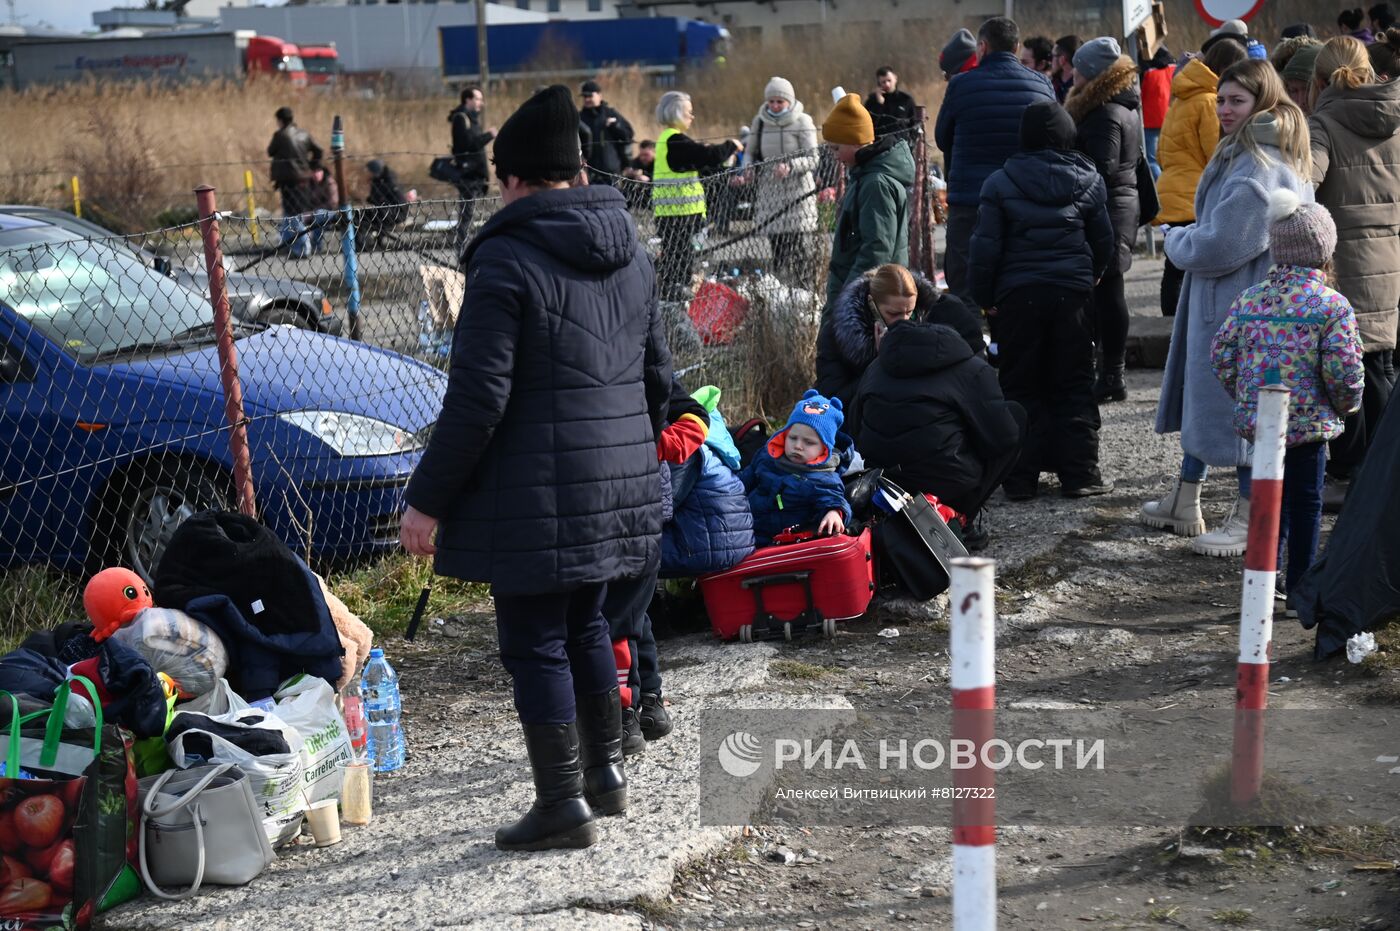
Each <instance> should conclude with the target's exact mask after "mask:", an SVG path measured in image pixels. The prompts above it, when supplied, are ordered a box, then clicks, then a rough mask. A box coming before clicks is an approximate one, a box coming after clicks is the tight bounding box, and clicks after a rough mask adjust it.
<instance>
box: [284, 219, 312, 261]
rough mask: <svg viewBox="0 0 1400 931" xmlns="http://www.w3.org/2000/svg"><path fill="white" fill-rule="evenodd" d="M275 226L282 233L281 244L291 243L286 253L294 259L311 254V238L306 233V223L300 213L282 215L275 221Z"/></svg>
mask: <svg viewBox="0 0 1400 931" xmlns="http://www.w3.org/2000/svg"><path fill="white" fill-rule="evenodd" d="M277 228H278V229H279V230H280V231H281V234H282V244H283V245H286V244H287V243H291V244H292V247H291V248H290V249H288V250H287V255H289V256H290V257H292V258H294V259H304V258H306V257H307V256H308V255H310V254H311V238H310V237H309V236H308V235H307V233H306V224H305V223H304V222H303V221H302V219H301V214H299V213H294V214H292V215H291V216H289V217H283V218H282V219H281V220H279V221H277Z"/></svg>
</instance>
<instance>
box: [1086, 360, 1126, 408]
mask: <svg viewBox="0 0 1400 931" xmlns="http://www.w3.org/2000/svg"><path fill="white" fill-rule="evenodd" d="M1123 368H1124V366H1123V363H1122V362H1119V363H1117V364H1114V365H1108V364H1105V365H1104V367H1103V368H1102V369H1101V370H1100V374H1099V382H1098V384H1096V385H1095V386H1094V400H1096V401H1098V402H1100V403H1105V402H1108V401H1126V400H1128V385H1127V382H1125V381H1124V380H1123Z"/></svg>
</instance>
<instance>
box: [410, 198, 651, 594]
mask: <svg viewBox="0 0 1400 931" xmlns="http://www.w3.org/2000/svg"><path fill="white" fill-rule="evenodd" d="M463 262H464V264H465V266H466V268H467V290H466V295H465V297H464V298H463V301H462V312H461V313H460V314H459V316H458V318H457V325H456V330H455V335H454V339H453V346H454V347H455V348H454V351H453V354H452V365H451V369H450V370H449V372H448V384H447V392H446V395H445V396H444V398H443V405H442V414H441V416H440V417H439V419H438V421H437V424H436V426H435V427H434V428H433V432H432V436H431V438H430V439H429V441H428V447H427V449H426V450H425V451H424V453H423V458H422V460H421V461H420V462H419V464H418V468H417V469H416V470H415V471H414V473H413V478H412V479H411V480H410V482H409V485H408V489H407V491H406V492H405V497H406V499H407V501H408V503H409V504H410V505H412V506H413V507H415V508H417V509H418V510H419V511H422V512H423V513H424V514H427V515H429V516H432V517H437V518H438V519H439V520H441V522H442V523H441V525H440V526H439V529H438V540H437V557H436V561H435V568H436V570H437V572H438V574H440V575H448V576H453V577H455V578H459V579H464V580H467V581H477V582H489V583H490V584H491V585H492V586H493V588H495V590H496V591H498V592H500V593H504V594H530V593H547V592H562V591H569V590H571V589H574V588H577V587H579V586H581V585H587V584H592V583H599V582H608V581H611V580H613V579H621V578H631V577H635V576H638V575H641V574H642V573H643V572H644V571H648V570H649V569H650V568H651V567H652V566H654V565H655V564H656V560H657V558H658V556H659V534H660V530H661V509H660V495H661V487H660V479H659V477H658V475H657V453H656V441H657V437H658V436H659V435H660V431H661V427H662V423H663V420H664V417H665V415H666V411H667V407H668V403H667V399H668V397H669V395H670V389H671V355H670V351H669V350H668V349H667V346H666V337H665V333H664V331H663V329H662V324H661V317H660V315H659V313H658V311H657V307H656V297H655V287H656V276H655V273H654V272H653V270H652V264H651V260H650V258H649V257H648V256H647V254H646V251H645V250H644V249H643V248H642V246H641V244H640V243H639V242H638V241H637V233H636V229H635V228H634V227H633V225H632V218H631V216H630V215H629V214H628V212H627V202H626V199H625V198H624V197H623V196H622V194H620V193H619V192H618V191H617V190H615V189H614V188H610V187H603V186H594V187H582V188H567V189H562V190H545V191H541V192H539V193H537V194H533V195H531V196H529V197H526V198H523V199H521V200H518V201H516V202H515V203H512V204H510V205H508V206H506V207H503V208H502V209H501V210H499V211H497V212H496V214H495V215H493V216H492V217H491V219H490V220H489V221H487V223H486V225H485V226H484V227H483V228H482V230H481V232H480V233H478V234H477V236H476V238H475V239H474V240H473V241H472V243H471V245H470V246H469V247H468V248H467V251H466V254H465V256H464V259H463Z"/></svg>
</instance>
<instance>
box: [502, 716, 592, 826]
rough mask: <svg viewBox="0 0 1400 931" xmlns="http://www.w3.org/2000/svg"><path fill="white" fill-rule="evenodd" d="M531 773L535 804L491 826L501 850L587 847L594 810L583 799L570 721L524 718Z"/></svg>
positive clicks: (573, 731) (575, 736)
mask: <svg viewBox="0 0 1400 931" xmlns="http://www.w3.org/2000/svg"><path fill="white" fill-rule="evenodd" d="M521 727H522V728H523V730H524V731H525V750H526V752H527V753H529V755H530V769H531V770H532V771H533V773H534V776H535V804H533V805H531V806H530V810H529V811H527V812H526V813H525V816H524V817H523V818H521V819H520V820H519V821H517V822H515V823H514V824H509V825H506V826H505V827H503V828H499V829H497V831H496V847H497V848H498V849H500V850H553V849H556V848H567V847H591V846H592V845H593V844H595V843H597V841H598V826H597V825H596V824H594V823H593V810H592V809H590V808H589V807H588V803H587V802H586V801H584V799H583V770H582V769H581V768H580V766H579V742H578V731H577V730H576V729H575V727H574V725H572V724H523V725H521Z"/></svg>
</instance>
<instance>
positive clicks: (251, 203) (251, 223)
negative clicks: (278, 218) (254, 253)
mask: <svg viewBox="0 0 1400 931" xmlns="http://www.w3.org/2000/svg"><path fill="white" fill-rule="evenodd" d="M243 192H244V193H245V194H246V195H247V197H248V232H249V233H250V234H252V237H253V245H255V246H256V245H257V244H258V239H260V238H261V237H260V236H259V235H258V204H257V202H256V201H255V200H254V199H253V172H252V171H251V170H250V169H244V171H243Z"/></svg>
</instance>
